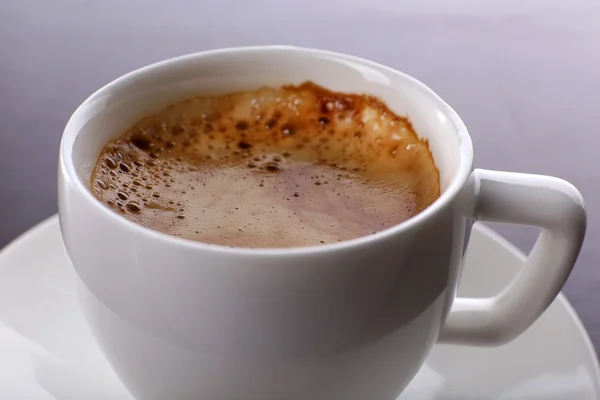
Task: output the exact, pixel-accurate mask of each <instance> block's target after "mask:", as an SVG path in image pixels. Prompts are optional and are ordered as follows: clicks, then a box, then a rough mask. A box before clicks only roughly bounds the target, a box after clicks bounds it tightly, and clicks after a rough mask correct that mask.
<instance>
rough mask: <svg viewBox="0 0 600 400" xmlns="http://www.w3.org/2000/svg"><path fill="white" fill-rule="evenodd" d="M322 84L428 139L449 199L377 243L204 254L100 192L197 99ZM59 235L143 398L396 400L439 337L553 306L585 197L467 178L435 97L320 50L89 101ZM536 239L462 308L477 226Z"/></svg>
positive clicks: (217, 64) (276, 51)
mask: <svg viewBox="0 0 600 400" xmlns="http://www.w3.org/2000/svg"><path fill="white" fill-rule="evenodd" d="M308 80H310V81H313V82H315V83H317V84H319V85H322V86H324V87H327V88H329V89H332V90H336V91H343V92H355V93H369V94H372V95H375V96H377V97H379V98H380V99H382V100H383V101H384V102H385V103H386V104H387V105H388V106H389V107H390V108H391V109H392V110H393V111H395V112H396V113H398V114H399V115H403V116H407V117H408V118H409V119H410V121H411V122H412V124H413V126H414V128H415V130H416V132H417V133H418V135H420V136H421V137H423V138H426V139H427V140H428V141H429V145H430V148H431V151H432V153H433V156H434V159H435V162H436V165H437V166H438V168H439V170H440V181H441V182H440V183H441V188H442V194H441V196H440V198H439V199H438V200H436V201H435V203H434V204H432V205H431V206H430V207H428V208H427V209H426V210H424V211H423V212H422V213H420V214H418V215H417V216H415V217H413V218H411V219H409V220H408V221H406V222H403V223H401V224H399V225H397V226H394V227H392V228H390V229H387V230H385V231H382V232H379V233H377V234H374V235H371V236H368V237H362V238H358V239H353V240H349V241H346V242H341V243H335V244H328V245H322V246H315V247H305V248H287V249H245V248H228V247H221V246H216V245H209V244H203V243H198V242H192V241H187V240H183V239H180V238H176V237H172V236H168V235H165V234H162V233H159V232H156V231H152V230H150V229H147V228H144V227H142V226H140V225H137V224H135V223H133V222H130V221H128V220H126V219H125V218H124V217H122V216H121V215H119V214H117V213H115V212H113V211H111V210H109V209H108V208H106V207H105V206H103V205H102V204H101V203H100V202H99V201H98V200H96V199H95V198H94V196H93V195H92V193H91V191H90V176H91V173H92V170H93V167H94V165H95V163H96V160H97V157H98V156H99V153H100V151H101V149H102V148H103V146H104V145H105V144H106V143H107V142H108V141H109V140H111V139H114V138H115V137H117V136H118V135H120V134H121V133H122V132H123V131H124V130H125V129H127V128H128V127H130V126H131V125H132V124H133V123H134V122H135V121H136V120H138V119H140V118H141V117H143V116H144V115H146V114H148V113H150V112H152V111H155V110H158V109H160V108H162V107H164V106H166V105H167V104H169V103H172V102H174V101H177V100H180V99H183V98H186V97H190V96H193V95H195V94H199V93H203V94H221V93H227V92H232V91H240V90H247V89H256V88H259V87H261V86H264V85H270V86H279V85H282V84H298V83H301V82H304V81H308ZM59 209H60V224H61V230H62V234H63V238H64V241H65V244H66V248H67V251H68V253H69V256H70V258H71V260H72V262H73V265H74V267H75V270H76V271H77V274H78V276H79V278H80V283H81V284H80V287H81V291H80V293H81V296H80V297H81V302H82V305H83V309H84V312H85V315H86V318H87V320H88V322H89V324H90V326H91V328H92V331H93V332H94V335H95V337H96V339H97V340H98V343H99V344H100V346H101V348H102V350H103V351H104V353H105V354H106V357H107V358H108V360H109V362H110V363H111V365H112V366H113V368H114V370H115V371H116V373H117V374H118V375H119V377H120V378H121V379H122V380H123V382H124V384H125V385H126V386H127V388H128V389H129V390H130V391H131V393H132V394H133V395H134V396H135V397H136V398H137V399H139V400H149V399H155V400H165V399H177V400H188V399H190V400H192V399H193V400H197V399H203V400H237V399H239V400H296V399H298V400H306V399H310V400H319V399H323V400H337V399H339V400H342V399H343V400H352V399H356V400H366V399H369V400H370V399H373V400H380V399H381V400H390V399H394V398H396V396H397V395H398V394H399V393H400V392H401V391H402V389H403V388H404V387H405V386H406V385H407V383H408V382H409V381H410V379H411V378H412V377H413V376H414V375H415V373H416V372H417V371H418V369H419V367H420V366H421V364H422V363H423V361H424V359H425V357H426V356H427V354H428V352H429V351H430V350H431V347H432V346H433V345H434V343H435V342H436V341H438V342H449V343H460V344H468V345H499V344H502V343H505V342H507V341H510V340H511V339H513V338H515V337H516V336H518V335H519V334H520V333H522V332H523V331H524V330H525V329H527V327H529V325H531V323H532V322H534V321H535V320H536V318H538V317H539V316H540V314H541V313H542V312H543V311H544V310H545V308H546V307H547V306H548V305H549V304H550V303H551V302H552V300H553V299H554V298H555V297H556V295H557V294H558V292H559V290H560V289H561V287H562V285H563V283H564V282H565V280H566V278H567V276H568V275H569V273H570V271H571V269H572V267H573V264H574V263H575V260H576V258H577V255H578V253H579V250H580V247H581V244H582V241H583V237H584V234H585V226H586V215H585V209H584V203H583V200H582V198H581V195H580V194H579V192H578V191H577V190H576V189H575V188H574V187H573V186H572V185H571V184H569V183H567V182H565V181H563V180H560V179H558V178H552V177H547V176H537V175H526V174H516V173H508V172H492V171H484V170H478V169H477V170H473V149H472V145H471V139H470V137H469V135H468V133H467V128H466V127H465V125H464V124H463V123H462V121H461V120H460V118H459V117H458V115H457V114H456V113H455V112H454V111H453V110H452V109H451V108H450V107H449V106H448V105H447V104H446V103H444V101H442V99H440V98H439V97H438V96H437V95H436V94H435V93H434V92H432V91H431V90H430V89H428V88H427V87H426V86H425V85H423V84H422V83H420V82H418V81H417V80H415V79H414V78H411V77H410V76H407V75H405V74H403V73H401V72H398V71H395V70H393V69H390V68H387V67H385V66H382V65H379V64H376V63H373V62H370V61H366V60H363V59H359V58H356V57H351V56H347V55H342V54H335V53H331V52H326V51H320V50H311V49H302V48H293V47H282V46H267V47H248V48H235V49H225V50H216V51H208V52H203V53H198V54H192V55H188V56H184V57H179V58H175V59H172V60H168V61H164V62H160V63H158V64H154V65H151V66H148V67H145V68H142V69H140V70H137V71H134V72H132V73H129V74H127V75H125V76H123V77H121V78H119V79H117V80H116V81H114V82H112V83H110V84H108V85H107V86H105V87H104V88H102V89H100V90H99V91H98V92H96V93H95V94H93V95H92V96H91V97H90V98H89V99H87V100H86V101H85V102H84V103H83V104H82V105H81V106H80V107H79V108H78V109H77V111H75V113H74V114H73V116H72V117H71V119H70V120H69V122H68V124H67V126H66V128H65V132H64V135H63V139H62V143H61V146H60V166H59ZM475 220H486V221H500V222H509V223H517V224H527V225H535V226H539V227H540V228H541V234H540V237H539V239H538V241H537V243H536V245H535V247H534V248H533V250H532V252H531V254H530V255H529V257H528V258H527V261H526V263H525V266H524V268H523V270H522V271H521V272H520V273H519V274H518V276H517V277H516V278H515V280H514V281H513V282H512V283H511V284H510V285H509V286H508V287H506V288H505V289H504V290H503V291H502V292H501V293H499V294H498V295H497V296H495V297H492V298H487V299H466V298H455V295H456V288H457V285H458V283H459V276H460V269H461V261H462V258H463V254H464V250H465V248H466V244H467V242H468V238H469V233H470V229H471V226H472V223H473V221H475Z"/></svg>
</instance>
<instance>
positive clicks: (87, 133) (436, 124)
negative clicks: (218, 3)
mask: <svg viewBox="0 0 600 400" xmlns="http://www.w3.org/2000/svg"><path fill="white" fill-rule="evenodd" d="M305 81H312V82H314V83H316V84H318V85H321V86H323V87H326V88H328V89H331V90H335V91H342V92H353V93H368V94H371V95H374V96H377V97H379V98H380V99H381V100H383V101H384V102H385V103H386V104H387V105H388V106H389V107H390V109H392V110H393V111H394V112H396V113H397V114H398V115H401V116H405V117H407V118H408V119H409V120H410V121H411V123H412V124H413V127H414V128H415V131H416V132H417V134H418V135H419V136H420V137H422V138H424V139H427V140H428V142H429V146H430V149H431V151H432V154H433V157H434V160H435V163H436V165H437V167H438V169H439V171H440V185H441V189H442V191H444V190H445V189H446V188H447V187H448V186H449V184H450V182H451V181H452V179H453V178H454V176H455V174H456V172H457V169H458V167H459V162H460V153H461V151H460V137H459V135H458V134H457V129H458V127H457V126H456V125H455V122H454V120H453V119H452V118H450V117H449V115H448V107H447V106H446V105H445V104H444V103H443V102H442V101H440V100H439V98H437V97H436V96H435V95H433V94H432V93H431V92H430V91H429V90H427V89H426V88H425V87H424V86H423V85H422V84H420V83H419V82H417V81H416V80H414V79H412V78H410V77H408V76H405V75H403V74H401V73H398V72H395V71H393V70H391V69H388V68H385V67H381V66H378V65H374V64H372V63H369V62H364V61H361V60H357V59H353V58H346V57H344V56H339V55H335V54H330V53H320V52H311V51H310V50H302V49H291V48H264V49H257V48H255V49H243V50H237V51H221V52H213V53H209V54H203V55H192V56H186V57H183V58H180V59H177V60H170V61H166V62H163V63H160V64H157V65H153V66H150V67H146V68H144V69H142V70H139V71H136V72H134V73H132V74H130V75H128V76H126V77H124V78H121V79H120V80H118V81H116V82H113V83H112V84H110V85H108V86H106V87H104V88H103V89H101V90H99V91H98V92H96V93H95V94H94V95H92V96H91V97H90V99H88V100H87V101H86V102H85V103H84V104H83V105H82V106H81V107H80V108H79V109H78V110H77V111H76V113H75V114H74V115H73V117H72V119H71V121H70V122H69V124H68V126H67V129H66V131H65V136H64V138H63V141H66V143H64V142H63V146H65V145H66V146H69V145H70V146H72V152H71V156H72V157H73V164H74V167H75V170H76V171H77V174H78V178H79V179H80V180H81V181H82V183H83V184H84V185H85V186H86V187H89V185H90V177H91V174H92V171H93V168H94V165H95V163H96V160H97V158H98V156H99V154H100V152H101V150H102V148H103V147H104V146H105V145H106V144H107V143H108V142H109V141H110V140H111V139H114V138H116V137H118V136H119V135H120V134H121V133H123V132H124V131H125V130H126V129H128V128H129V127H131V126H132V125H133V124H134V123H135V122H136V121H138V120H139V119H140V118H142V117H143V116H145V115H148V114H150V113H152V112H154V111H158V110H159V109H161V108H163V107H165V106H167V105H169V104H170V103H173V102H175V101H177V100H181V99H185V98H189V97H192V96H194V95H198V94H205V95H211V94H223V93H229V92H235V91H240V90H251V89H257V88H259V87H261V86H265V85H266V86H272V87H278V86H281V85H284V84H299V83H302V82H305ZM77 132H79V134H77ZM65 154H68V152H66V153H65Z"/></svg>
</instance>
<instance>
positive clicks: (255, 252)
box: [59, 45, 473, 256]
mask: <svg viewBox="0 0 600 400" xmlns="http://www.w3.org/2000/svg"><path fill="white" fill-rule="evenodd" d="M265 51H273V52H292V53H303V54H305V55H307V56H311V55H312V56H316V57H319V56H320V57H322V56H326V57H333V58H336V59H340V60H343V61H351V62H354V63H361V64H363V65H365V66H367V67H370V68H376V69H378V70H379V71H382V72H384V73H386V74H391V75H396V76H399V77H401V78H402V79H404V80H406V81H408V82H409V83H410V84H411V85H413V86H414V87H415V88H417V89H418V90H420V91H421V92H422V93H423V94H425V95H426V96H427V97H429V98H430V99H431V100H433V101H434V102H435V103H436V104H437V105H438V107H439V108H440V109H441V110H442V111H443V112H444V113H445V115H446V117H447V118H449V120H450V121H452V123H453V124H454V126H455V131H456V135H457V136H458V139H459V142H460V144H459V151H460V155H459V157H460V160H459V166H458V168H457V170H456V173H455V176H454V177H453V178H452V180H451V182H450V184H449V185H448V187H447V188H446V190H444V192H443V193H442V194H441V195H440V196H439V197H438V198H437V199H436V200H435V201H434V202H433V203H432V204H430V205H429V206H428V207H426V208H425V209H424V210H423V211H421V212H420V213H419V214H417V215H415V216H412V217H410V218H409V219H407V220H405V221H403V222H400V223H399V224H396V225H394V226H392V227H389V228H387V229H384V230H382V231H379V232H377V233H374V234H371V235H367V236H361V237H357V238H354V239H349V240H344V241H341V242H334V243H328V244H319V245H311V246H303V247H285V248H281V247H280V248H250V247H229V246H224V245H218V244H211V243H204V242H200V241H194V240H191V239H184V238H180V237H176V236H172V235H169V234H166V233H162V232H159V231H156V230H153V229H151V228H147V227H145V226H143V225H140V224H138V223H135V222H133V221H130V220H128V219H127V218H125V217H124V216H122V215H119V214H118V213H116V212H114V211H112V210H110V209H109V208H108V207H105V206H104V205H103V204H101V202H100V201H98V199H96V198H95V197H94V195H93V194H92V193H91V191H90V190H88V188H87V187H85V185H84V184H83V183H82V182H81V180H80V179H79V177H78V176H77V172H76V169H75V166H74V163H73V159H72V151H73V146H74V143H75V140H76V138H77V136H78V135H79V132H80V131H81V130H80V129H77V128H76V127H75V125H76V123H75V121H76V120H78V119H79V118H78V117H79V114H81V113H83V112H84V111H83V110H84V109H85V108H86V106H87V105H89V104H90V103H92V102H94V101H95V100H97V99H98V98H101V97H102V96H103V95H104V94H105V93H106V92H108V91H110V90H111V89H113V88H114V87H117V86H119V85H121V84H123V83H124V82H126V81H128V80H132V79H136V78H138V77H141V76H144V75H146V74H150V73H152V72H153V71H157V70H161V69H165V68H170V67H173V66H175V65H177V64H179V63H182V62H187V61H190V60H195V59H197V58H203V57H211V56H214V55H219V54H227V53H246V54H247V53H253V52H265ZM59 162H60V164H61V172H60V173H63V174H64V173H66V174H67V177H68V179H69V181H70V182H71V183H72V184H73V185H74V187H75V188H76V189H77V190H78V191H80V192H82V193H83V196H84V198H85V199H86V200H87V201H90V202H91V203H92V204H93V205H94V207H95V208H97V209H98V211H99V212H100V213H104V214H102V215H105V216H106V218H109V219H114V220H115V221H116V223H118V224H122V225H123V226H124V227H125V228H127V229H129V230H130V231H131V232H132V233H134V234H140V235H147V236H149V237H150V238H153V239H155V240H161V241H167V242H169V243H171V244H172V245H176V246H182V247H184V248H188V249H195V250H205V251H206V250H209V251H214V252H223V253H232V254H238V255H252V256H269V255H272V256H276V255H286V254H288V255H289V254H290V253H294V254H310V253H317V252H318V253H322V252H334V251H341V250H346V249H349V248H355V247H363V246H367V245H370V244H372V243H374V242H377V241H381V240H385V239H390V238H391V237H392V236H396V235H399V234H401V233H403V232H406V231H408V230H411V229H412V228H414V227H415V226H417V225H419V224H422V223H424V222H425V221H428V220H430V219H431V218H433V217H434V216H435V215H436V214H438V213H439V212H440V211H441V210H442V209H444V208H445V207H447V206H448V205H449V204H450V203H451V202H452V201H453V199H454V198H455V197H456V196H457V195H458V194H459V192H460V191H461V189H462V187H463V186H464V185H465V183H466V182H467V180H468V178H469V176H470V173H471V171H472V168H473V144H472V141H471V137H470V136H469V133H468V131H467V127H466V126H465V124H464V123H463V121H462V120H461V118H460V117H459V116H458V114H457V113H456V111H454V109H452V107H450V105H448V104H447V103H446V102H445V101H444V100H442V98H441V97H440V96H438V95H437V94H436V93H435V92H434V91H433V90H432V89H430V88H429V87H428V86H426V85H425V84H424V83H422V82H421V81H419V80H418V79H416V78H414V77H412V76H410V75H408V74H406V73H404V72H401V71H398V70H396V69H393V68H391V67H387V66H385V65H383V64H380V63H377V62H374V61H370V60H367V59H364V58H361V57H357V56H352V55H348V54H344V53H339V52H333V51H329V50H322V49H315V48H306V47H297V46H288V45H263V46H242V47H227V48H219V49H213V50H206V51H201V52H195V53H190V54H185V55H182V56H178V57H173V58H169V59H166V60H163V61H158V62H156V63H153V64H150V65H147V66H144V67H141V68H138V69H136V70H133V71H131V72H128V73H126V74H124V75H121V76H120V77H118V78H116V79H115V80H113V81H111V82H109V83H108V84H106V85H104V86H103V87H101V88H100V89H98V90H97V91H95V92H94V93H93V94H92V95H90V96H89V97H88V98H87V99H86V100H85V101H84V102H83V103H82V104H81V105H80V106H79V107H78V108H77V109H76V110H75V111H74V112H73V114H72V115H71V117H70V118H69V120H68V121H67V124H66V126H65V129H64V131H63V135H62V138H61V144H60V157H59Z"/></svg>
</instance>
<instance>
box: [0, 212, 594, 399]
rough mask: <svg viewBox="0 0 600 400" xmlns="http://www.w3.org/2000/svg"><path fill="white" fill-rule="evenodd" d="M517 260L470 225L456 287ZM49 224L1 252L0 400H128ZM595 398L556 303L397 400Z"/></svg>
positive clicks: (480, 287) (448, 363)
mask: <svg viewBox="0 0 600 400" xmlns="http://www.w3.org/2000/svg"><path fill="white" fill-rule="evenodd" d="M523 260H524V257H523V255H522V254H521V253H519V252H518V251H516V250H515V249H514V248H513V247H512V246H511V245H510V244H508V243H507V242H506V241H504V240H503V239H502V238H501V237H499V236H498V235H496V234H495V233H494V232H492V231H490V230H489V229H487V228H485V227H482V226H480V225H475V226H474V228H473V233H472V236H471V244H470V248H469V250H468V252H467V256H466V260H465V262H466V265H465V269H464V274H463V278H462V283H461V286H460V288H459V294H461V295H463V296H474V297H482V296H490V295H493V294H495V293H497V292H498V291H499V290H500V289H501V288H503V287H504V286H505V285H506V284H507V282H508V281H509V280H510V279H512V278H513V277H514V275H515V273H516V272H517V270H518V269H519V268H520V267H521V266H522V264H523ZM76 279H77V278H76V276H75V273H74V271H73V269H72V267H71V265H70V262H69V261H68V257H67V255H66V253H65V251H64V247H63V243H62V239H61V235H60V230H59V225H58V220H57V218H56V217H53V218H50V219H49V220H47V221H45V222H43V223H41V224H40V225H38V226H37V227H35V228H33V229H31V230H30V231H29V232H27V233H26V234H24V235H23V236H22V237H20V238H19V239H17V240H15V241H14V242H13V243H12V244H10V245H9V246H8V247H7V248H5V249H4V250H3V251H2V253H0V354H1V355H2V357H0V399H2V400H81V399H86V400H133V398H132V397H131V395H129V393H127V391H126V390H125V388H124V387H123V385H122V384H121V383H120V382H119V380H118V379H117V377H116V375H115V374H114V372H113V371H112V370H111V369H110V367H109V365H108V363H107V362H106V361H105V359H104V358H103V356H102V354H101V352H100V351H99V349H98V347H97V345H96V343H95V342H94V340H93V338H92V336H91V333H90V331H89V329H88V327H87V325H86V324H85V322H84V319H83V316H82V313H81V311H80V308H79V305H78V302H77V298H76ZM482 398H484V399H489V400H533V399H535V400H542V399H543V400H564V399H577V400H599V399H600V378H599V372H598V363H597V360H596V358H595V355H594V352H593V349H592V347H591V345H590V342H589V339H588V336H587V334H586V332H585V331H584V330H583V328H582V326H581V323H580V321H579V319H578V318H577V316H576V315H575V313H574V312H573V310H572V309H571V306H570V305H569V303H568V302H567V301H566V300H565V298H564V297H563V296H562V295H561V296H559V297H558V298H557V299H556V300H555V301H554V303H553V304H552V305H551V306H550V308H548V310H547V311H546V312H545V313H544V314H543V315H542V316H541V317H540V318H539V319H538V320H537V322H535V323H534V324H533V325H532V326H531V327H530V328H529V329H528V330H527V331H526V332H525V333H524V334H523V335H521V336H520V337H519V338H517V339H516V340H514V341H513V342H511V343H509V344H507V345H505V346H502V347H498V348H494V349H486V348H469V347H464V346H449V345H436V346H435V347H434V349H433V350H432V352H431V353H430V355H429V357H428V358H427V361H426V363H425V364H424V365H423V367H422V368H421V370H420V372H419V373H418V374H417V376H416V377H415V378H414V380H413V381H412V382H411V383H410V385H409V386H408V387H407V389H406V390H405V392H404V393H403V394H402V395H401V396H400V398H399V400H411V399H418V400H455V399H461V400H475V399H482Z"/></svg>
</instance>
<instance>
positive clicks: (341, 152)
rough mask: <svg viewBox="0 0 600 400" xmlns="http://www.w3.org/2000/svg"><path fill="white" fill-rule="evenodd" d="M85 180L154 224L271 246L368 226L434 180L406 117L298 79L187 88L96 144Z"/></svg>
mask: <svg viewBox="0 0 600 400" xmlns="http://www.w3.org/2000/svg"><path fill="white" fill-rule="evenodd" d="M92 191H93V193H94V195H95V196H96V197H97V198H98V199H99V200H100V201H102V202H103V203H104V204H106V205H107V206H108V207H110V208H112V209H113V210H115V211H117V212H119V213H121V214H123V215H124V216H125V217H126V218H128V219H130V220H131V221H134V222H137V223H139V224H141V225H143V226H146V227H148V228H151V229H154V230H157V231H160V232H164V233H167V234H171V235H174V236H178V237H182V238H186V239H192V240H196V241H200V242H206V243H214V244H219V245H226V246H235V247H259V248H267V247H271V248H272V247H296V246H307V245H317V244H321V243H332V242H337V241H343V240H348V239H352V238H356V237H360V236H365V235H369V234H373V233H375V232H378V231H381V230H384V229H386V228H389V227H391V226H393V225H396V224H398V223H400V222H402V221H404V220H406V219H408V218H410V217H412V216H414V215H415V214H417V213H419V212H420V211H422V210H423V209H424V208H426V207H427V206H429V205H430V204H431V203H433V201H435V199H437V197H438V196H439V192H440V188H439V174H438V170H437V168H436V166H435V164H434V161H433V158H432V156H431V153H430V151H429V148H428V145H427V142H426V141H424V140H421V139H419V138H418V137H417V135H416V134H415V132H414V130H413V128H412V126H411V124H410V122H409V121H408V120H407V119H406V118H403V117H400V116H398V115H395V114H394V113H393V112H391V111H390V110H389V109H388V108H387V106H386V105H385V104H383V103H382V102H381V101H380V100H378V99H377V98H375V97H372V96H368V95H359V94H345V93H337V92H332V91H329V90H326V89H324V88H322V87H319V86H317V85H315V84H313V83H304V84H302V85H299V86H284V87H282V88H267V87H265V88H261V89H258V90H254V91H247V92H239V93H233V94H226V95H219V96H201V97H196V98H193V99H189V100H185V101H181V102H179V103H177V104H173V105H171V106H169V107H167V108H165V109H163V110H162V111H159V112H158V113H156V114H153V115H150V116H148V117H146V118H143V119H142V120H141V121H139V122H138V123H137V124H135V125H134V126H133V127H132V128H131V129H129V130H128V131H127V132H125V133H124V134H123V135H122V136H121V137H120V138H118V139H116V140H114V141H113V142H111V143H109V144H108V145H107V146H106V147H105V148H104V150H103V151H102V154H101V155H100V157H99V159H98V162H97V164H96V167H95V169H94V173H93V177H92Z"/></svg>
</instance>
